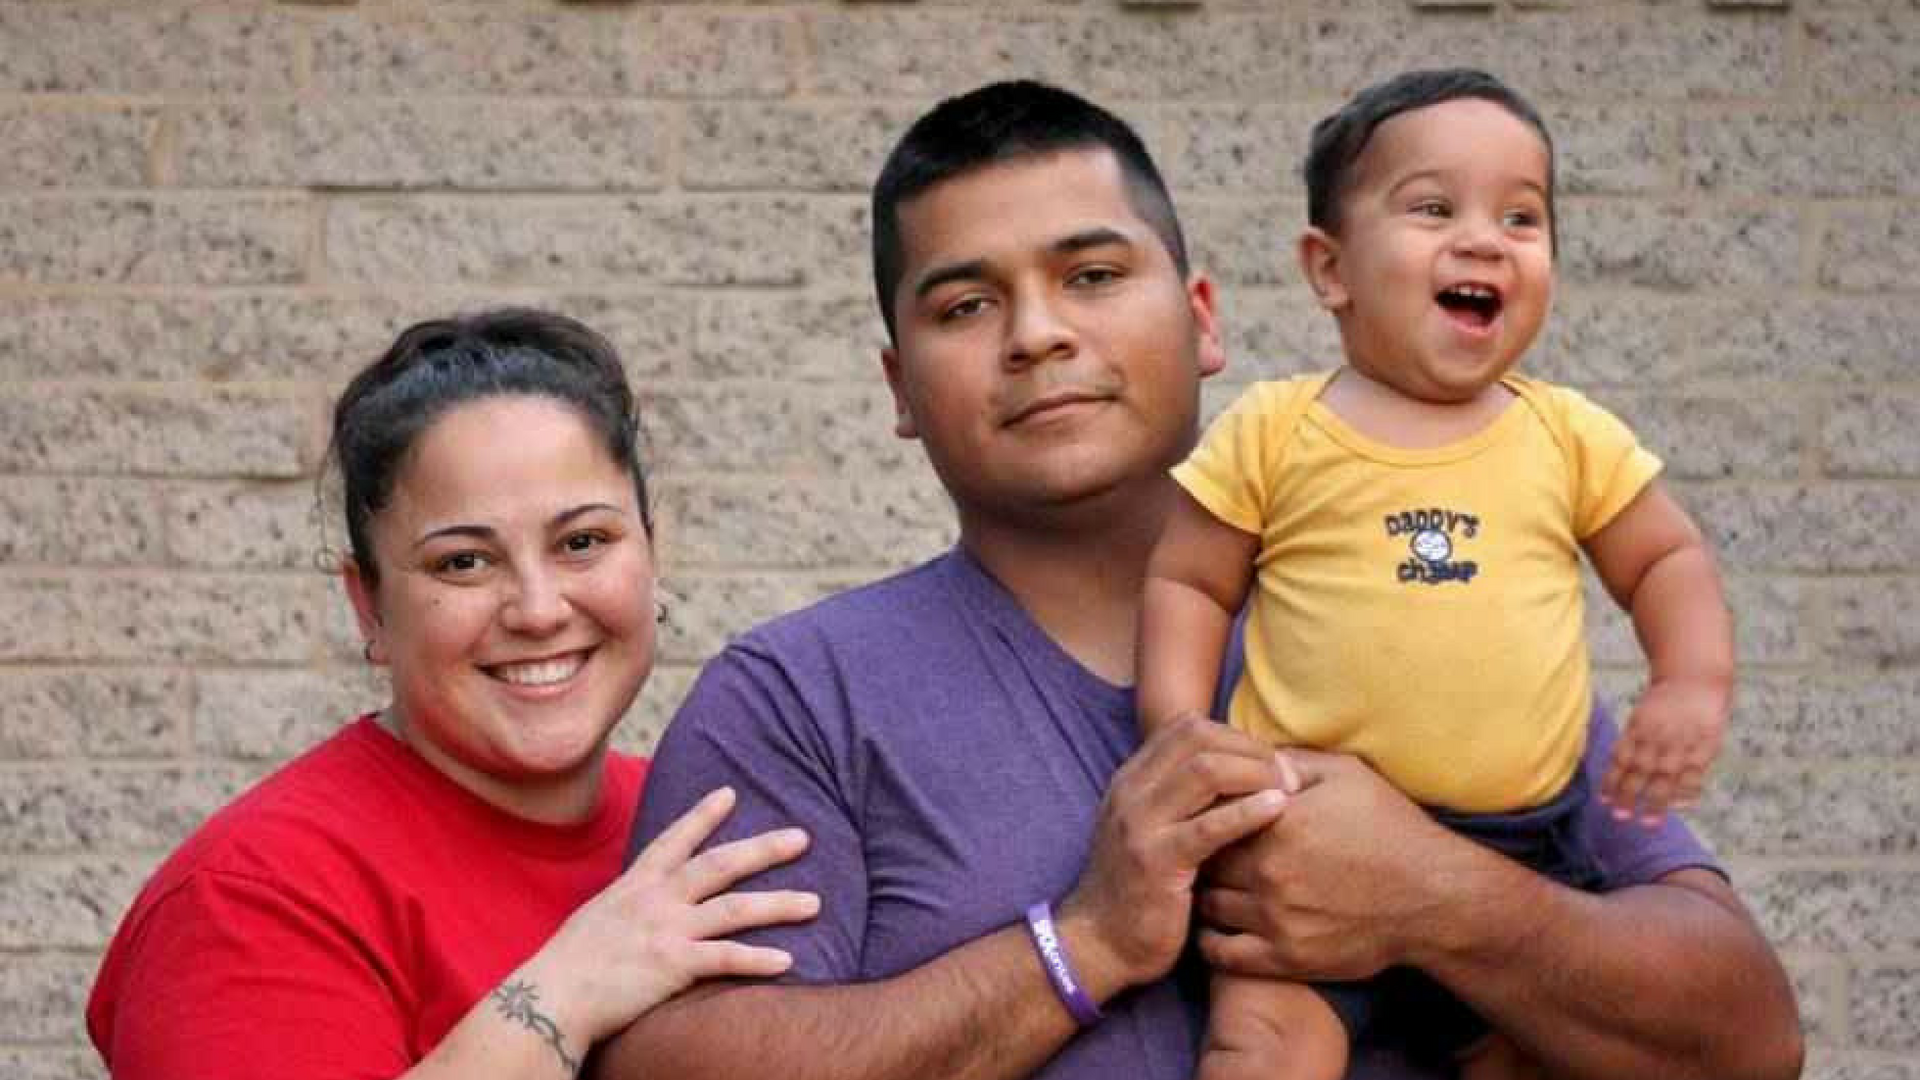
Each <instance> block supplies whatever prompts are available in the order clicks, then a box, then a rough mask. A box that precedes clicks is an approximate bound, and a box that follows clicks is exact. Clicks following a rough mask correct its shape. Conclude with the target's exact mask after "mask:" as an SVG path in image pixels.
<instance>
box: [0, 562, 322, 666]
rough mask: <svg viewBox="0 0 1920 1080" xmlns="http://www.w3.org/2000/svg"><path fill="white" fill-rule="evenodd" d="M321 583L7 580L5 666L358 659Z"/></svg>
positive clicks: (1, 652)
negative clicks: (25, 663) (8, 663)
mask: <svg viewBox="0 0 1920 1080" xmlns="http://www.w3.org/2000/svg"><path fill="white" fill-rule="evenodd" d="M359 652H360V642H359V639H358V636H357V635H355V634H354V633H353V630H352V621H351V618H350V612H349V610H348V608H347V605H346V603H345V601H344V600H342V599H341V598H340V597H339V596H338V595H337V589H336V588H335V587H334V583H333V582H332V581H331V580H329V579H327V578H324V577H322V576H320V575H319V574H300V575H289V574H280V575H264V574H253V575H247V574H239V573H233V572H222V573H220V574H218V575H204V576H203V575H194V576H184V575H177V574H176V575H173V576H165V577H162V576H153V577H145V576H122V575H98V574H78V573H76V574H60V575H56V574H45V573H36V574H6V575H0V661H41V662H47V661H52V662H72V661H77V662H89V661H132V662H141V663H144V662H154V661H167V662H172V661H233V662H242V663H245V662H256V661H257V662H269V663H271V662H298V661H306V660H310V659H313V658H315V657H318V656H325V655H336V656H342V657H346V656H357V655H359Z"/></svg>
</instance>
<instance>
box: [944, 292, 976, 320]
mask: <svg viewBox="0 0 1920 1080" xmlns="http://www.w3.org/2000/svg"><path fill="white" fill-rule="evenodd" d="M986 309H987V298H986V297H984V296H969V297H966V298H964V299H961V300H958V301H956V302H954V303H952V304H948V305H947V306H946V307H943V308H941V309H940V321H941V322H948V321H950V320H953V319H967V318H971V317H973V316H975V315H978V314H980V313H981V312H982V311H985V310H986Z"/></svg>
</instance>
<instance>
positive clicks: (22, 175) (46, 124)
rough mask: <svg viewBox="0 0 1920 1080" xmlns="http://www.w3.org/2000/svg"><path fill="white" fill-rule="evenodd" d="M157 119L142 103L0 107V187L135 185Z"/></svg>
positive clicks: (142, 180) (141, 177)
mask: <svg viewBox="0 0 1920 1080" xmlns="http://www.w3.org/2000/svg"><path fill="white" fill-rule="evenodd" d="M0 18H3V17H0ZM4 63H5V61H0V64H4ZM159 122H160V119H159V112H158V111H157V110H154V109H146V108H119V107H114V108H101V107H86V108H70V107H58V106H48V105H36V106H32V107H28V106H22V105H8V106H4V107H0V146H5V147H6V148H7V153H6V155H5V156H4V157H0V188H59V187H89V188H103V187H139V186H141V185H142V184H144V183H145V182H146V171H147V152H148V148H149V147H150V146H151V145H152V142H153V135H154V130H155V129H156V128H157V127H158V126H159Z"/></svg>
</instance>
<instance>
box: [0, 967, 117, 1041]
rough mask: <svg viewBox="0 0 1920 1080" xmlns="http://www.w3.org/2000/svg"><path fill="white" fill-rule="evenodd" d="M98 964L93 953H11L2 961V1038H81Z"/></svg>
mask: <svg viewBox="0 0 1920 1080" xmlns="http://www.w3.org/2000/svg"><path fill="white" fill-rule="evenodd" d="M94 966H95V962H94V960H93V958H92V957H89V956H82V955H75V954H71V953H45V952H42V953H34V952H30V953H25V954H16V955H13V956H9V957H7V962H6V964H5V965H4V966H0V1042H12V1043H18V1042H53V1041H55V1040H60V1041H66V1040H71V1039H75V1038H78V1037H79V1036H80V1035H81V1034H82V1032H83V1030H84V1029H83V1028H82V1026H81V1014H82V1013H83V1012H85V1010H86V1004H87V987H88V986H89V985H90V984H91V983H92V981H93V968H94Z"/></svg>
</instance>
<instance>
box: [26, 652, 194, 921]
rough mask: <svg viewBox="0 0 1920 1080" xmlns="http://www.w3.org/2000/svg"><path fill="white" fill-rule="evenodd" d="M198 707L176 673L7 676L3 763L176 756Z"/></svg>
mask: <svg viewBox="0 0 1920 1080" xmlns="http://www.w3.org/2000/svg"><path fill="white" fill-rule="evenodd" d="M191 702H192V688H191V683H190V681H189V680H188V678H187V676H186V675H185V674H184V673H181V672H177V671H154V670H140V669H131V670H130V669H126V668H103V669H93V670H88V669H79V670H75V669H44V668H42V669H21V668H4V669H0V759H23V758H24V759H33V758H51V757H70V756H73V755H76V754H88V755H91V756H94V757H165V756H169V755H173V754H177V753H179V752H180V751H181V750H182V749H183V748H184V746H185V741H186V740H185V737H186V730H187V717H188V714H189V712H190V710H191ZM0 947H4V946H0Z"/></svg>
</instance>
